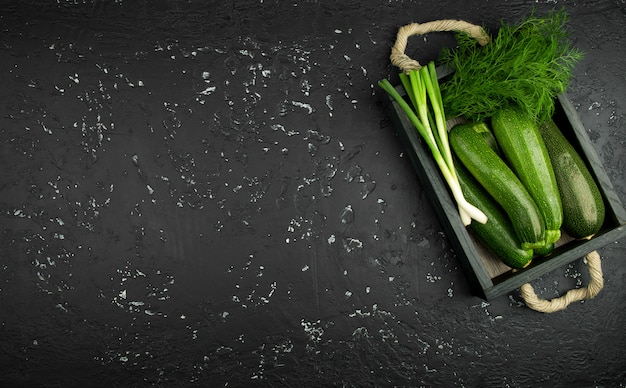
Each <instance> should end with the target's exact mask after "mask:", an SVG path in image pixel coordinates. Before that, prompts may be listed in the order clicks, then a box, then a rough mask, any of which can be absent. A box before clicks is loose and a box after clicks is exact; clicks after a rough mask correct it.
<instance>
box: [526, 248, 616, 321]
mask: <svg viewBox="0 0 626 388" xmlns="http://www.w3.org/2000/svg"><path fill="white" fill-rule="evenodd" d="M585 259H586V262H587V269H588V270H589V277H590V279H589V284H588V285H587V287H582V288H574V289H571V290H569V291H567V293H566V294H565V295H562V296H560V297H558V298H555V299H552V300H545V299H540V298H539V297H538V296H537V294H536V293H535V290H534V289H533V286H532V285H531V284H530V283H526V284H523V285H522V286H521V287H520V292H521V295H522V298H523V299H524V302H525V303H526V306H528V307H530V308H531V309H533V310H536V311H539V312H542V313H554V312H556V311H560V310H563V309H565V308H566V307H567V306H569V305H570V304H572V303H574V302H578V301H581V300H583V299H591V298H593V297H595V296H596V295H598V293H599V292H600V290H601V289H602V287H604V279H603V277H602V264H601V261H600V254H599V253H598V252H597V251H593V252H590V253H588V254H587V255H586V256H585Z"/></svg>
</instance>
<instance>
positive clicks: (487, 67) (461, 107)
mask: <svg viewBox="0 0 626 388" xmlns="http://www.w3.org/2000/svg"><path fill="white" fill-rule="evenodd" d="M567 21H568V15H567V13H566V12H565V10H563V9H561V10H558V11H555V10H553V11H551V12H549V13H548V14H547V15H546V16H545V17H538V16H535V13H534V11H533V12H532V14H531V15H530V16H528V17H527V18H526V19H524V20H523V21H522V22H520V23H519V24H517V25H511V24H507V23H505V22H504V21H502V22H501V26H500V29H499V31H498V34H497V36H496V37H495V38H493V37H492V39H491V42H490V43H488V44H487V45H485V46H484V47H480V46H478V45H477V44H476V41H475V40H474V39H473V38H471V37H469V36H468V35H466V34H462V33H459V34H457V36H456V37H457V41H458V48H456V49H455V50H450V49H446V50H444V51H442V54H441V57H440V61H441V62H442V63H444V64H447V65H448V66H449V67H451V68H452V69H453V70H454V73H453V74H452V76H451V77H450V78H449V79H448V80H446V81H445V82H443V83H442V84H441V93H442V96H443V104H444V109H445V112H446V113H447V114H448V115H450V116H451V117H453V116H460V117H465V118H467V119H470V120H474V121H480V120H483V119H486V118H488V117H491V116H492V115H493V114H494V113H495V112H496V111H498V110H500V109H501V108H503V107H505V106H506V105H509V104H511V103H515V104H517V105H519V106H520V107H521V108H522V109H523V110H524V111H525V112H526V113H527V114H529V115H530V116H531V117H534V118H536V119H537V120H538V121H543V120H545V119H547V118H549V117H551V116H552V114H553V112H554V98H555V97H556V96H557V95H558V94H559V93H562V92H564V91H565V89H566V88H567V86H568V84H569V81H570V78H571V77H572V69H573V67H574V65H575V64H576V63H577V62H578V61H580V60H581V59H582V57H583V53H582V52H581V51H579V50H578V49H576V48H573V47H572V45H571V43H570V41H569V32H568V31H567V29H566V24H567Z"/></svg>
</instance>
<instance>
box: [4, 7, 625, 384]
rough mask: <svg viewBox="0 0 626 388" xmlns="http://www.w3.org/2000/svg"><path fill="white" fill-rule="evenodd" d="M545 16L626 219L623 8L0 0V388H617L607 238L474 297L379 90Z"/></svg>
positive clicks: (616, 276) (616, 326)
mask: <svg viewBox="0 0 626 388" xmlns="http://www.w3.org/2000/svg"><path fill="white" fill-rule="evenodd" d="M560 6H564V7H565V8H566V9H567V11H568V12H569V14H570V18H571V20H570V27H571V29H572V33H573V37H572V39H573V42H574V44H575V46H576V47H578V48H580V49H581V50H583V51H585V52H586V53H587V56H586V58H585V59H584V60H583V61H582V62H581V63H580V64H579V65H578V66H577V68H576V70H575V78H574V79H573V80H572V84H571V86H570V88H569V90H568V92H569V94H570V98H571V100H572V101H573V103H574V105H575V106H576V107H577V109H578V112H579V115H580V118H581V120H582V122H583V123H584V125H585V128H586V129H587V130H588V133H589V136H590V138H591V140H592V142H593V144H594V146H595V149H596V150H597V152H598V155H599V156H600V158H601V160H602V161H603V163H604V165H605V168H606V170H607V173H608V175H609V177H610V178H611V180H612V182H613V185H614V187H615V189H616V191H617V193H618V194H619V196H620V198H621V200H622V201H625V200H626V181H625V179H624V173H623V166H624V165H625V164H626V153H625V151H624V150H625V147H624V144H625V142H626V134H625V132H624V129H625V127H626V123H625V113H624V111H625V105H626V103H625V101H626V78H625V74H626V65H625V62H624V59H625V58H626V48H625V47H626V40H625V39H624V30H623V29H624V24H625V22H626V4H625V3H624V1H623V0H614V1H587V2H569V1H560V2H557V1H522V0H512V1H480V2H479V1H442V2H438V1H380V2H375V1H367V2H362V1H339V2H336V1H275V0H269V1H268V0H264V1H237V2H230V1H174V0H158V1H135V2H133V1H126V0H124V1H122V0H119V1H97V0H94V1H86V0H85V1H80V0H76V1H64V0H60V1H2V8H1V11H0V26H1V35H0V54H1V55H0V76H1V80H2V81H1V87H0V113H1V114H0V139H1V140H2V141H1V144H0V146H1V147H2V148H1V153H0V158H1V159H0V161H1V166H2V174H1V180H0V222H1V227H0V231H1V234H0V255H1V258H0V314H1V316H0V341H1V342H0V368H1V370H0V385H2V386H7V387H16V386H25V387H47V386H50V387H56V386H58V387H72V386H80V387H87V386H91V387H98V386H103V387H105V386H106V387H111V386H129V387H130V386H137V387H141V386H163V387H181V386H229V387H240V386H271V387H282V386H290V387H291V386H294V387H295V386H303V387H304V386H350V387H363V386H407V387H408V386H411V387H415V386H447V387H452V386H464V387H507V386H508V387H591V386H602V387H623V386H624V384H626V375H625V371H626V361H625V360H626V350H625V349H626V338H625V334H624V318H625V314H624V310H625V308H626V298H625V297H626V291H624V280H625V278H626V270H625V269H624V268H625V267H624V261H623V256H624V251H625V247H626V245H625V244H626V242H625V241H623V240H622V241H618V242H615V243H613V244H610V245H608V246H606V247H604V248H602V249H601V250H600V254H601V256H602V259H603V269H604V274H605V287H604V289H603V290H602V292H601V293H600V294H599V295H598V296H597V297H596V298H594V299H592V300H589V301H586V302H579V303H576V304H574V305H571V306H570V307H569V308H568V309H566V310H565V311H562V312H559V313H555V314H541V313H538V312H535V311H533V310H530V309H529V308H527V307H526V306H525V305H524V304H523V302H522V301H521V299H520V296H519V294H518V292H513V293H511V295H508V296H503V297H500V298H498V299H496V300H493V301H490V302H486V301H484V300H482V299H480V298H477V297H475V296H473V295H472V293H471V290H470V288H469V286H468V284H467V282H466V280H465V277H464V274H463V273H462V271H461V270H460V268H459V266H458V263H457V261H456V256H455V252H454V251H453V250H452V249H451V247H450V244H449V242H448V240H447V238H446V236H445V235H444V233H443V232H442V228H441V225H440V223H439V221H438V220H437V218H436V216H435V214H434V211H433V210H432V207H431V204H430V203H429V201H428V199H427V198H426V196H425V193H424V191H423V189H422V186H421V185H420V182H419V181H418V180H417V178H416V176H415V173H414V171H413V169H412V167H411V164H410V162H409V160H408V158H407V157H406V155H405V154H404V149H403V148H402V145H401V143H400V142H399V141H398V139H397V138H396V136H395V135H394V132H393V129H392V128H391V126H390V124H389V121H388V119H387V118H386V114H385V112H384V110H383V108H382V105H381V98H382V97H383V95H382V93H381V91H380V90H379V89H378V87H377V86H376V83H377V82H378V80H380V79H382V78H390V79H392V80H397V78H396V73H397V69H395V68H392V66H391V65H390V64H389V59H388V56H389V52H390V47H391V45H392V44H393V41H394V40H395V34H396V32H397V29H398V28H399V27H400V26H402V25H404V24H407V23H410V22H425V21H431V20H437V19H446V18H454V19H464V20H467V21H469V22H472V23H475V24H484V25H485V26H486V27H488V28H496V27H497V26H498V25H499V22H500V20H501V19H504V20H507V21H510V22H515V21H516V20H519V19H520V18H522V17H524V16H526V15H528V14H529V13H530V12H531V10H532V8H533V7H536V10H537V12H538V13H539V14H541V13H545V12H547V11H548V10H549V9H552V8H553V7H560ZM409 43H410V47H409V49H408V50H407V53H409V54H410V55H411V56H413V57H415V58H417V59H419V60H420V61H421V62H422V63H426V62H427V61H429V60H432V59H435V58H436V56H437V53H438V52H439V50H440V49H441V48H442V47H443V46H451V45H453V44H454V38H453V36H452V35H451V34H431V35H429V36H427V37H426V38H423V37H420V38H412V39H411V40H410V42H409ZM586 281H587V272H586V269H585V266H584V264H582V263H581V261H576V262H575V263H573V264H571V265H569V266H566V267H563V268H559V269H558V270H556V271H554V273H550V274H548V275H545V276H543V277H542V278H540V279H537V280H535V281H534V282H533V285H534V286H535V289H536V290H537V292H538V293H539V294H540V296H542V297H543V298H553V297H555V296H558V295H560V294H562V293H563V292H565V291H566V290H568V289H570V288H573V287H577V286H581V285H585V284H586Z"/></svg>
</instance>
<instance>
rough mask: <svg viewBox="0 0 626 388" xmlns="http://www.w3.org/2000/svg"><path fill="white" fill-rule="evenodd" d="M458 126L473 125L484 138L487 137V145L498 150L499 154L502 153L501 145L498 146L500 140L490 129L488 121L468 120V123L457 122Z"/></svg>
mask: <svg viewBox="0 0 626 388" xmlns="http://www.w3.org/2000/svg"><path fill="white" fill-rule="evenodd" d="M456 126H462V127H463V126H468V127H471V128H472V129H473V130H474V131H476V132H478V133H479V134H480V135H481V136H482V137H483V139H485V141H486V142H487V145H489V147H490V148H491V149H492V150H494V151H496V153H497V154H498V155H501V153H500V147H498V142H497V141H496V138H495V137H494V136H493V132H491V129H489V126H488V125H487V123H486V122H484V121H479V122H467V123H461V124H457V125H456Z"/></svg>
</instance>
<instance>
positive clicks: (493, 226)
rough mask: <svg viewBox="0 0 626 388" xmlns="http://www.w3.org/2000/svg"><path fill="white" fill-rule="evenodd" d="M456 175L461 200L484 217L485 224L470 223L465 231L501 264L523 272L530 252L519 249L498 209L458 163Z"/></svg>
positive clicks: (510, 225) (510, 224)
mask: <svg viewBox="0 0 626 388" xmlns="http://www.w3.org/2000/svg"><path fill="white" fill-rule="evenodd" d="M456 172H457V176H458V177H459V183H460V184H461V190H462V191H463V195H464V196H465V199H467V201H468V202H469V203H471V204H472V205H474V206H476V207H477V208H479V209H480V210H482V211H483V213H485V215H486V216H487V222H486V223H484V224H481V223H480V222H472V223H471V224H470V225H469V228H470V229H471V230H472V231H473V232H474V233H475V234H476V236H478V238H479V240H480V241H481V242H482V243H483V244H484V245H485V246H487V247H488V248H489V249H490V250H491V251H492V252H493V253H495V254H496V256H498V257H499V258H500V260H502V262H503V263H504V264H506V265H508V266H509V267H511V268H524V267H526V266H528V264H530V262H531V261H532V259H533V251H532V249H522V247H521V243H520V241H519V239H518V238H517V235H516V234H515V230H514V229H513V224H512V223H511V220H509V218H508V217H507V215H506V213H505V212H504V210H502V208H501V207H500V206H499V205H498V204H497V203H496V202H495V201H494V199H493V198H491V196H490V195H489V193H487V191H485V189H484V188H483V187H482V186H481V185H480V183H478V182H477V181H476V180H475V179H474V177H473V176H472V175H471V174H470V173H469V171H467V170H466V169H465V167H463V166H462V165H461V164H460V163H457V164H456Z"/></svg>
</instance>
